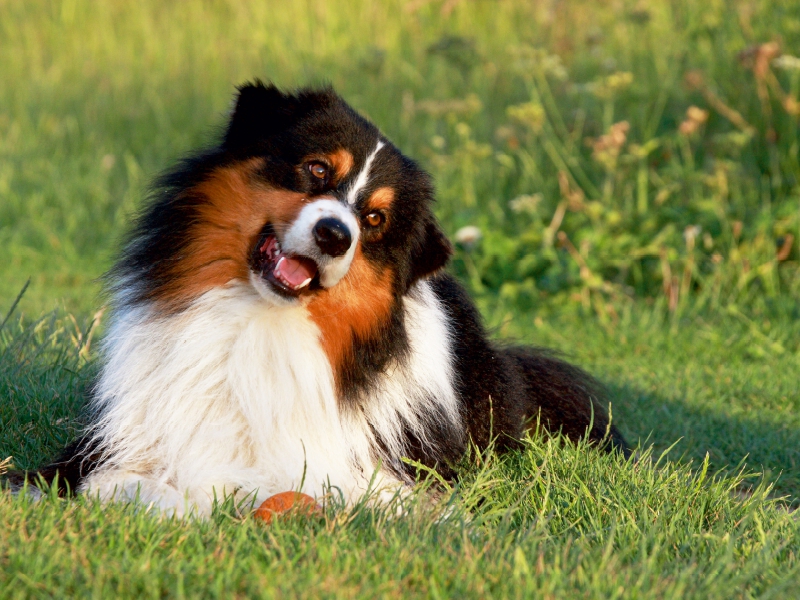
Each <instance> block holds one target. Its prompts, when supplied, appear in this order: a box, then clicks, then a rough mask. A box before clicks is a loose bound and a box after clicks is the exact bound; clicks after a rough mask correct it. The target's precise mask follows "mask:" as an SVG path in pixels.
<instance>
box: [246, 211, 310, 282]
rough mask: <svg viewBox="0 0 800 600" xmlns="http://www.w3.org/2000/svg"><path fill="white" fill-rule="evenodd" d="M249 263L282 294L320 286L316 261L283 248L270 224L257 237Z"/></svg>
mask: <svg viewBox="0 0 800 600" xmlns="http://www.w3.org/2000/svg"><path fill="white" fill-rule="evenodd" d="M251 263H252V268H253V271H255V272H256V273H258V274H259V275H261V278H262V279H263V280H264V281H266V282H267V283H268V284H270V286H271V287H272V289H273V290H275V291H276V292H278V293H279V294H282V295H284V296H292V297H296V296H299V295H300V294H302V293H303V292H306V291H309V290H313V289H316V288H317V287H319V270H318V268H317V263H315V262H314V261H313V260H311V259H310V258H307V257H305V256H297V255H294V254H288V253H286V252H284V251H283V250H282V249H281V245H280V242H279V241H278V238H277V236H276V235H275V231H274V230H273V228H272V227H271V226H269V225H268V226H267V227H265V228H264V231H262V232H261V235H260V236H259V238H258V243H257V244H256V246H255V248H254V249H253V255H252V258H251Z"/></svg>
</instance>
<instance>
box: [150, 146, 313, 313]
mask: <svg viewBox="0 0 800 600" xmlns="http://www.w3.org/2000/svg"><path fill="white" fill-rule="evenodd" d="M261 164H262V163H261V160H260V159H254V160H251V161H247V162H244V163H240V164H237V165H234V166H231V167H224V168H220V169H218V170H216V171H214V172H213V173H212V174H211V175H210V176H209V177H208V179H206V180H205V181H203V182H202V183H200V184H199V185H197V186H195V187H193V188H191V189H189V190H187V191H186V192H185V194H187V195H191V196H196V197H198V198H201V199H202V205H201V206H200V208H199V209H198V215H197V217H198V218H197V222H196V223H195V224H194V225H193V226H192V227H191V229H190V231H189V239H190V242H189V245H188V248H187V249H186V251H185V252H184V253H182V254H181V255H180V256H178V257H177V259H176V260H175V261H174V263H173V264H172V265H171V269H172V271H173V275H172V277H171V278H170V283H169V285H168V286H166V287H164V288H162V289H160V290H159V293H158V298H157V299H158V300H159V301H162V302H164V303H165V304H166V305H167V306H168V307H170V308H172V309H176V310H178V309H180V308H183V307H185V306H186V305H187V304H188V303H189V302H190V301H191V300H193V299H194V298H197V297H198V296H200V295H201V294H203V293H204V292H206V291H208V290H210V289H211V288H214V287H220V286H223V285H225V284H226V283H228V282H230V281H233V280H242V281H247V279H248V278H249V266H248V259H249V256H250V252H251V251H252V248H253V245H254V244H255V242H256V238H257V237H258V234H259V233H260V232H261V230H262V228H263V227H264V225H265V224H266V223H267V222H270V223H272V224H273V225H274V227H275V229H276V231H278V232H281V231H282V230H283V229H285V228H286V227H287V226H288V224H290V223H291V221H292V220H293V219H294V218H295V217H296V216H297V213H298V212H300V209H301V208H302V206H303V203H304V201H305V198H304V196H303V194H300V193H295V192H289V191H286V190H276V189H270V188H268V187H266V186H265V185H263V184H261V183H259V182H257V181H254V179H253V173H254V172H255V171H256V170H257V169H258V168H259V167H260V166H261Z"/></svg>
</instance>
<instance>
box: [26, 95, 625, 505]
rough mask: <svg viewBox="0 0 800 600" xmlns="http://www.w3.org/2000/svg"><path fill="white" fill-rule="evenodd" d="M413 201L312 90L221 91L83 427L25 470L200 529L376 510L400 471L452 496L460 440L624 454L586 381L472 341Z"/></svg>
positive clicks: (181, 173)
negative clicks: (305, 510) (250, 507)
mask: <svg viewBox="0 0 800 600" xmlns="http://www.w3.org/2000/svg"><path fill="white" fill-rule="evenodd" d="M433 202H434V189H433V185H432V181H431V178H430V177H429V176H428V175H427V174H426V173H425V172H424V171H423V170H422V169H421V168H420V167H419V166H418V165H417V164H416V163H415V162H414V161H413V160H411V159H409V158H407V157H406V156H404V155H403V154H402V153H401V152H400V150H398V148H397V147H395V146H394V145H393V144H392V143H391V142H390V141H389V140H387V139H386V138H385V137H384V136H383V135H382V134H381V133H380V131H379V130H378V129H377V128H376V127H375V126H374V125H373V124H371V123H370V122H369V121H368V120H366V119H365V118H363V117H362V116H360V115H359V114H358V113H357V112H356V111H355V110H353V109H352V108H351V107H350V106H348V105H347V104H346V103H345V101H344V100H342V99H341V98H340V97H339V96H338V95H337V94H336V93H335V92H334V91H333V90H332V89H330V88H323V89H301V90H299V91H297V92H294V93H287V92H283V91H281V90H279V89H278V88H276V87H274V86H272V85H265V84H263V83H261V82H259V81H256V82H255V83H251V84H246V85H244V86H242V87H241V88H239V90H238V96H237V99H236V103H235V108H234V110H233V112H232V115H231V117H230V120H229V123H228V124H227V128H226V130H225V131H224V134H223V135H222V136H221V140H220V142H219V143H218V145H217V146H215V147H213V148H211V149H208V150H205V151H202V152H200V153H197V154H195V155H193V156H191V157H189V158H187V159H185V160H183V161H182V162H181V163H180V164H178V165H177V167H176V168H174V169H173V170H172V171H170V172H168V173H167V174H166V175H164V176H163V177H162V178H161V179H160V180H159V181H158V183H157V185H156V186H155V188H154V191H153V193H152V195H151V198H150V201H149V203H148V204H147V206H146V207H145V208H144V210H143V212H142V213H141V214H140V215H139V217H138V218H137V220H136V222H135V225H134V227H133V229H132V232H131V234H130V236H129V239H128V241H127V243H126V244H125V246H124V249H123V251H122V253H121V256H120V257H119V259H118V261H117V263H116V265H115V266H114V267H113V269H112V270H111V272H110V274H109V275H108V280H109V291H110V298H111V307H112V315H113V316H112V319H111V322H110V326H109V329H108V331H107V334H106V336H105V339H104V342H103V346H102V350H101V358H100V361H101V369H100V373H99V376H98V379H97V381H96V383H95V384H94V386H93V387H92V390H91V394H90V395H91V403H90V406H91V414H92V417H91V423H90V425H89V427H88V428H87V430H86V433H85V435H84V436H83V437H82V438H81V439H80V440H78V441H77V442H76V443H74V444H72V445H71V446H70V447H69V448H67V449H66V451H65V453H64V454H63V455H62V456H61V457H60V458H59V459H57V460H56V461H55V462H54V463H53V464H51V465H48V466H47V467H45V468H43V469H40V470H39V474H40V475H41V476H42V477H43V478H44V479H45V480H53V479H54V478H55V476H56V473H58V475H59V477H58V479H57V481H58V482H59V484H60V486H61V489H62V490H65V489H71V490H77V491H79V492H83V493H86V494H90V495H95V496H99V497H100V498H101V499H103V500H111V499H117V500H135V499H136V500H138V501H140V502H144V503H146V504H149V505H152V506H155V507H157V508H159V509H161V510H162V511H164V512H168V513H172V514H176V515H183V514H187V513H192V514H198V515H208V514H209V513H210V512H211V510H212V507H213V504H214V501H215V499H216V498H220V497H222V495H231V494H232V495H234V496H235V497H248V496H249V497H251V498H254V499H255V501H256V502H260V501H262V500H263V499H265V498H266V497H268V496H270V495H272V494H275V493H278V492H284V491H287V490H298V491H303V492H306V493H309V494H312V495H316V496H319V495H320V494H322V493H323V490H324V489H328V490H330V489H335V490H338V492H339V493H340V494H341V496H342V497H343V498H344V500H345V501H346V502H353V501H355V500H356V499H358V498H359V497H361V496H362V495H363V494H364V493H366V492H367V491H368V490H384V491H385V493H396V491H397V490H398V489H404V488H406V487H407V486H410V485H411V484H413V483H414V481H415V477H416V470H415V467H414V466H413V465H414V464H416V465H420V464H421V465H424V466H427V467H430V468H433V469H436V470H437V471H438V472H439V473H440V474H441V475H442V476H443V477H445V478H453V477H455V476H456V467H457V465H458V463H459V461H460V460H461V459H462V457H463V456H464V455H465V452H467V450H468V448H469V446H470V444H474V445H475V447H477V448H478V449H485V448H487V447H489V446H490V445H493V447H494V448H495V449H496V450H498V451H507V450H511V449H514V448H517V447H518V446H519V445H520V441H521V440H522V439H523V438H524V436H525V435H526V434H527V433H528V432H529V431H531V430H532V429H535V428H536V427H537V426H538V425H541V426H542V427H543V428H544V429H546V430H548V431H550V432H561V433H563V434H564V436H566V437H567V438H570V439H573V440H575V439H578V438H581V437H583V436H588V438H589V440H591V442H593V443H595V444H596V445H597V446H598V447H600V448H603V449H605V450H608V451H613V450H616V451H619V452H621V453H623V454H625V455H627V454H628V452H629V450H628V447H627V445H626V443H625V441H624V439H623V437H622V436H621V435H620V433H619V431H618V430H617V429H616V427H615V426H614V425H613V424H611V423H610V422H609V417H608V414H607V412H606V411H605V408H604V403H605V400H604V398H605V396H604V393H603V388H602V386H601V385H600V384H599V383H598V382H597V381H596V380H595V379H594V378H592V377H591V376H590V375H588V374H587V373H585V372H584V371H582V370H581V369H579V368H577V367H575V366H573V365H571V364H569V363H567V362H564V361H562V360H561V359H559V358H558V357H557V356H556V355H554V354H553V353H551V352H549V351H547V350H542V349H536V348H526V347H510V346H501V345H498V344H496V343H494V342H492V341H490V340H489V338H488V336H487V333H486V330H485V329H484V327H483V325H482V323H481V318H480V315H479V314H478V311H477V310H476V308H475V306H474V305H473V303H472V302H471V300H470V298H469V297H468V295H467V294H466V293H465V291H464V290H463V289H462V287H461V286H460V285H459V284H458V282H457V281H456V280H455V279H454V278H453V277H452V276H451V275H449V274H447V273H446V272H445V271H444V267H445V266H446V265H447V263H448V259H449V257H450V256H451V254H452V249H451V245H450V243H449V242H448V240H447V237H446V236H445V234H444V233H443V232H442V229H441V227H440V225H439V223H438V222H437V220H436V217H435V216H434V214H433V212H432V205H433ZM404 459H406V460H404ZM18 475H19V474H18Z"/></svg>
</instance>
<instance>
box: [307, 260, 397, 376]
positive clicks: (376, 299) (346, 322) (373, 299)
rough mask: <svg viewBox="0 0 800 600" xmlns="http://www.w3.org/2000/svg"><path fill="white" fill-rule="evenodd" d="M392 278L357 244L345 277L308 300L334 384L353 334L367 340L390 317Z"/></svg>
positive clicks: (347, 357)
mask: <svg viewBox="0 0 800 600" xmlns="http://www.w3.org/2000/svg"><path fill="white" fill-rule="evenodd" d="M393 278H394V273H393V271H391V270H390V269H384V270H383V271H382V272H378V271H377V270H376V268H375V267H374V266H373V265H372V264H370V262H369V261H368V260H367V259H366V258H364V255H363V253H362V252H361V247H360V246H359V247H358V248H357V249H356V254H355V256H354V257H353V263H352V265H351V266H350V270H349V271H348V272H347V275H345V277H344V279H342V281H340V282H339V283H338V284H337V285H336V286H334V287H332V288H330V289H327V290H323V291H321V292H319V293H317V294H316V295H315V296H314V297H313V298H312V299H311V300H310V302H309V303H308V310H309V312H310V313H311V319H312V320H313V321H314V322H315V323H316V324H317V327H319V329H320V332H321V333H322V348H323V349H324V350H325V353H326V354H327V355H328V360H329V361H330V363H331V366H332V367H333V371H334V374H335V375H336V376H337V383H338V373H339V371H340V369H341V367H342V366H343V365H344V363H345V361H346V360H348V359H349V358H350V356H351V353H352V350H353V341H354V336H358V337H359V338H361V339H369V338H370V337H371V336H373V335H375V333H376V332H377V330H378V328H379V327H380V325H381V323H385V322H386V320H387V319H388V318H389V313H390V311H391V309H392V303H393V302H394V296H393V294H392V284H393Z"/></svg>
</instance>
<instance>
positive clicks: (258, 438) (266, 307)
mask: <svg viewBox="0 0 800 600" xmlns="http://www.w3.org/2000/svg"><path fill="white" fill-rule="evenodd" d="M404 309H405V317H406V322H407V323H409V324H410V325H411V326H410V327H409V328H408V333H409V338H410V339H409V341H410V347H411V352H410V354H409V357H408V360H406V361H403V363H402V364H401V363H397V364H393V365H392V366H391V367H390V368H389V369H388V370H387V371H386V373H384V374H383V375H382V376H381V380H380V382H379V383H378V384H377V386H376V390H377V391H376V392H375V394H373V395H371V397H370V398H368V399H367V401H366V402H365V404H364V406H365V409H366V410H365V411H364V413H361V412H356V411H352V412H344V411H342V410H341V408H340V406H339V404H338V402H337V398H336V392H335V385H334V381H333V373H332V371H331V367H330V364H329V363H328V360H327V358H326V356H325V353H324V352H323V350H322V348H321V346H320V343H319V329H318V328H317V326H316V325H315V324H314V323H313V322H312V321H311V320H310V319H309V316H308V311H307V310H306V308H305V307H304V306H301V305H290V306H274V305H270V304H267V303H264V302H263V301H262V299H261V297H260V296H259V295H258V294H256V293H254V291H253V289H252V287H249V286H247V285H241V284H238V283H233V284H231V285H228V286H226V287H225V288H223V289H219V290H213V291H210V292H208V293H206V294H205V295H203V296H202V297H201V298H199V299H198V300H197V301H196V302H195V303H194V304H193V305H192V306H191V307H190V308H189V309H187V310H186V311H185V312H183V313H181V314H178V315H175V316H170V317H166V318H164V317H159V315H158V314H157V313H154V312H153V311H152V310H148V308H135V309H130V310H127V311H125V312H123V313H122V314H120V315H119V317H118V318H117V320H116V322H115V323H114V324H113V326H112V327H111V330H110V332H109V334H108V336H107V338H106V341H105V345H104V349H103V361H104V364H105V368H104V370H103V373H102V376H101V378H100V380H99V383H98V386H97V392H96V402H97V403H98V407H97V408H99V409H100V410H101V412H102V414H103V415H104V416H103V419H102V421H100V422H99V423H98V424H97V426H96V431H95V434H96V435H98V436H99V437H100V438H101V439H102V440H103V441H104V444H105V445H106V446H107V447H108V448H109V449H113V454H112V456H113V459H112V461H111V462H109V463H108V464H107V465H105V466H103V467H101V468H100V469H98V470H97V471H95V472H94V473H93V474H92V475H91V476H90V477H89V478H88V479H87V481H86V483H85V484H84V486H83V490H84V491H87V492H89V493H90V494H99V495H100V497H101V498H103V499H111V498H114V497H115V496H116V497H117V498H121V499H133V498H135V497H136V496H137V494H138V496H139V498H140V500H141V501H142V502H144V503H152V504H154V505H156V506H158V507H159V508H161V509H164V510H172V511H175V512H176V513H178V514H182V513H183V512H184V510H185V508H186V507H187V506H188V507H196V508H197V509H198V510H199V511H200V512H201V513H208V512H210V509H211V507H212V503H213V500H214V498H215V497H216V498H222V496H223V495H224V494H240V495H241V494H251V493H253V492H255V500H256V502H257V503H260V502H261V501H263V500H265V499H266V498H267V497H269V496H271V495H273V494H275V493H278V492H281V491H286V490H298V491H302V492H305V493H308V494H311V495H314V494H321V493H322V492H323V490H324V488H325V487H326V486H328V485H331V486H333V487H334V488H335V490H337V491H339V492H340V493H341V494H343V496H344V498H345V500H348V501H350V500H354V499H356V498H358V497H359V496H360V495H361V494H363V493H364V492H366V491H367V489H368V486H369V483H370V481H371V480H372V479H373V475H374V474H375V473H376V470H378V468H379V465H380V464H381V462H392V461H396V457H401V456H404V455H405V451H406V448H404V442H403V439H402V436H401V433H402V432H401V430H400V428H401V426H402V425H404V424H405V425H407V426H410V427H411V428H412V429H413V430H414V431H415V432H416V433H417V434H418V435H419V437H421V438H425V436H426V431H427V430H428V429H429V427H428V425H429V423H428V421H429V420H430V419H431V418H441V417H442V416H443V415H444V416H445V417H446V418H447V419H449V420H450V421H451V422H452V423H453V425H455V424H456V423H457V422H458V420H459V406H458V400H457V398H456V395H455V392H454V390H453V386H452V365H451V361H450V342H449V339H448V332H447V328H446V327H445V325H444V324H445V322H446V318H445V316H444V315H443V313H442V310H441V308H440V307H439V305H438V301H437V299H436V297H435V296H434V295H433V293H432V292H431V290H430V289H429V286H428V284H427V283H426V282H420V283H419V284H417V286H416V289H415V290H413V292H412V293H410V294H409V295H408V297H406V298H405V299H404ZM331 317H332V318H335V315H332V316H331ZM431 401H433V402H434V403H435V404H433V405H431ZM376 432H377V433H378V434H379V435H380V438H381V439H382V440H383V441H384V444H385V446H386V448H385V450H384V451H383V452H381V453H380V455H377V456H376V455H375V452H374V449H375V448H376V446H377V444H376ZM427 441H428V442H430V443H431V444H435V443H436V440H427ZM154 467H155V468H154ZM398 483H399V482H398V480H397V478H396V476H395V475H391V474H388V473H387V472H386V471H380V472H379V473H378V478H377V480H375V481H373V488H378V490H381V489H382V490H384V491H385V492H388V493H391V492H392V491H393V489H394V488H396V485H397V484H398Z"/></svg>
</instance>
